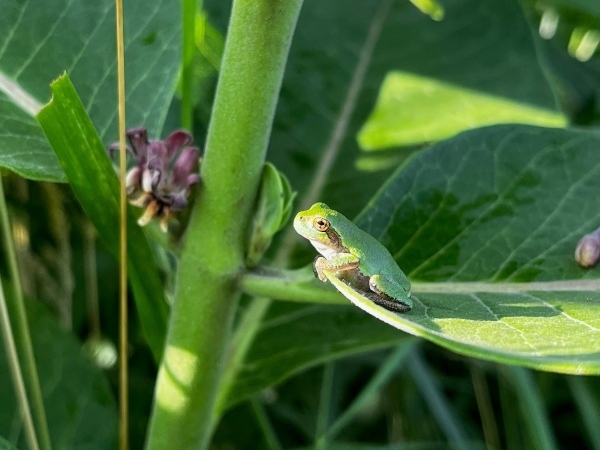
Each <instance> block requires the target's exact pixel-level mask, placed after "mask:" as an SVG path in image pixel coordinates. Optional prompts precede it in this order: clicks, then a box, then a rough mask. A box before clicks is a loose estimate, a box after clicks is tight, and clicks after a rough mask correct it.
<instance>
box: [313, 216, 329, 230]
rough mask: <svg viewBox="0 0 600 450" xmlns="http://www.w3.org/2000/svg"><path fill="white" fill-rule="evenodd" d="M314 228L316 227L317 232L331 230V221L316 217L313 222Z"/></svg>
mask: <svg viewBox="0 0 600 450" xmlns="http://www.w3.org/2000/svg"><path fill="white" fill-rule="evenodd" d="M313 227H315V229H316V230H317V231H327V229H328V228H329V220H327V219H324V218H323V217H315V220H313Z"/></svg>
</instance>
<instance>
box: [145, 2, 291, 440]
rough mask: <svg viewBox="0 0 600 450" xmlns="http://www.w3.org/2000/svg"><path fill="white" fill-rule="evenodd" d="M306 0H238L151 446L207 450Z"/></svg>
mask: <svg viewBox="0 0 600 450" xmlns="http://www.w3.org/2000/svg"><path fill="white" fill-rule="evenodd" d="M301 4H302V0H235V1H234V4H233V9H232V14H231V21H230V24H229V31H228V35H227V42H226V46H225V53H224V55H223V62H222V66H221V74H220V79H219V85H218V87H217V93H216V96H215V103H214V107H213V113H212V117H211V123H210V126H209V130H208V137H207V144H206V151H205V157H204V162H203V166H202V178H203V187H202V193H201V194H202V195H201V196H200V198H199V201H198V203H197V204H196V207H195V209H194V212H193V214H192V218H191V221H190V226H189V231H188V234H187V236H186V238H185V239H186V242H185V246H184V251H183V254H182V257H181V264H180V271H179V279H178V289H177V293H176V298H175V303H174V305H173V308H172V311H171V318H170V323H169V331H168V335H167V344H166V349H165V353H164V358H163V361H162V363H161V366H160V370H159V375H158V380H157V386H156V393H155V404H154V412H153V417H152V421H151V425H150V431H149V437H148V447H149V448H150V449H163V448H205V447H206V445H207V443H208V441H209V437H210V434H211V428H212V427H211V424H212V420H211V418H212V414H213V409H214V407H215V400H216V394H217V390H218V388H219V382H220V378H221V373H222V369H223V362H224V359H225V355H226V352H227V344H228V342H229V337H230V331H231V325H232V322H233V316H234V314H235V310H236V306H237V301H238V298H239V296H240V290H239V287H238V284H237V278H238V277H239V275H240V273H241V272H242V271H243V270H244V250H245V248H246V241H247V239H246V237H247V236H246V235H247V229H248V224H249V221H250V218H251V213H252V207H253V204H254V198H255V195H256V191H257V189H258V183H259V179H260V174H261V171H262V166H263V164H264V159H265V154H266V149H267V143H268V139H269V134H270V130H271V126H272V122H273V116H274V114H275V106H276V104H277V98H278V94H279V89H280V87H281V80H282V78H283V72H284V68H285V62H286V59H287V54H288V51H289V46H290V42H291V38H292V34H293V31H294V28H295V24H296V20H297V17H298V13H299V11H300V6H301Z"/></svg>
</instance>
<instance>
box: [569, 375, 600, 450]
mask: <svg viewBox="0 0 600 450" xmlns="http://www.w3.org/2000/svg"><path fill="white" fill-rule="evenodd" d="M568 380H569V387H570V388H571V392H572V393H573V398H574V399H575V403H576V404H577V408H578V409H579V413H580V414H581V418H582V419H583V423H584V424H585V428H586V429H587V432H588V435H589V437H590V441H591V443H592V446H593V447H594V449H595V450H600V427H598V424H600V405H598V402H596V401H595V399H594V394H593V393H592V391H591V389H590V388H589V386H588V379H587V378H583V377H569V378H568Z"/></svg>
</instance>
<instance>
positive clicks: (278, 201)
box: [246, 163, 296, 267]
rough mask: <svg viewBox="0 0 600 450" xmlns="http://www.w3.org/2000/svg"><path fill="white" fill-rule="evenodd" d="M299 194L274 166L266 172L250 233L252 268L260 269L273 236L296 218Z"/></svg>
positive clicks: (249, 259)
mask: <svg viewBox="0 0 600 450" xmlns="http://www.w3.org/2000/svg"><path fill="white" fill-rule="evenodd" d="M295 196H296V193H295V192H293V191H292V188H291V186H290V182H289V181H288V180H287V178H286V177H285V175H283V174H281V173H280V172H279V171H278V170H277V169H276V168H275V166H274V165H273V164H270V163H266V164H265V167H264V168H263V172H262V176H261V181H260V191H259V193H258V203H257V205H256V211H255V212H254V218H253V219H252V228H251V233H250V246H249V248H248V255H247V256H246V265H247V266H248V267H254V266H256V265H257V264H258V263H259V261H260V259H261V258H262V256H263V255H264V253H265V252H266V251H267V249H268V248H269V245H270V244H271V240H272V239H273V236H275V234H276V233H277V232H278V231H279V230H281V229H282V228H283V227H284V226H285V225H286V224H287V221H288V220H289V218H290V215H291V214H292V202H293V201H294V197H295Z"/></svg>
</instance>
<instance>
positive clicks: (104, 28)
mask: <svg viewBox="0 0 600 450" xmlns="http://www.w3.org/2000/svg"><path fill="white" fill-rule="evenodd" d="M178 6H179V3H178V2H175V1H173V0H159V1H157V2H153V3H152V4H151V5H148V3H147V2H143V1H140V0H133V1H130V2H128V3H127V8H125V18H124V20H125V55H126V73H127V84H126V87H127V118H128V121H129V123H130V124H133V125H144V126H145V127H146V128H148V130H149V131H150V134H154V135H157V134H158V133H159V132H160V130H161V128H162V123H163V121H164V119H165V116H166V113H167V108H168V106H169V103H170V101H171V97H172V94H173V91H174V89H175V83H176V77H177V74H178V70H179V66H178V64H179V60H180V57H179V54H178V53H179V47H180V39H179V37H180V17H179V11H180V9H179V7H178ZM114 17H115V11H114V2H112V1H110V0H99V1H94V2H84V3H81V2H73V1H70V0H57V1H53V2H52V3H48V2H44V1H42V0H30V1H27V2H23V1H19V0H6V1H3V2H1V3H0V148H1V149H2V152H0V165H2V166H4V167H8V168H10V169H11V170H14V171H16V172H17V173H19V174H21V175H23V176H25V177H28V178H32V179H44V180H51V181H65V179H66V178H65V175H64V173H63V172H62V170H61V167H60V165H59V163H58V161H57V160H56V158H55V157H54V155H53V152H52V149H51V148H50V146H49V145H48V143H47V142H46V140H45V139H44V136H43V133H42V130H41V129H40V128H39V126H38V124H37V122H36V120H35V117H34V116H35V113H36V112H37V111H38V110H39V108H40V107H41V105H42V104H44V103H45V102H46V101H47V99H48V89H47V86H48V84H50V82H51V81H52V80H53V79H55V78H56V77H57V76H58V75H60V74H61V73H63V72H64V71H65V70H66V71H68V72H69V74H70V75H71V77H72V79H73V82H74V84H75V85H76V86H77V88H78V92H79V93H80V95H81V98H82V101H83V103H84V105H85V109H86V110H87V111H88V112H89V114H90V117H91V118H92V121H93V123H94V125H95V126H96V128H97V129H98V130H99V134H100V137H101V139H102V141H103V143H104V144H105V145H106V144H108V143H110V142H112V141H114V140H115V138H116V137H117V115H116V114H117V107H116V104H117V94H116V57H115V52H116V50H115V49H116V45H115V31H114V26H115V25H114Z"/></svg>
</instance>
